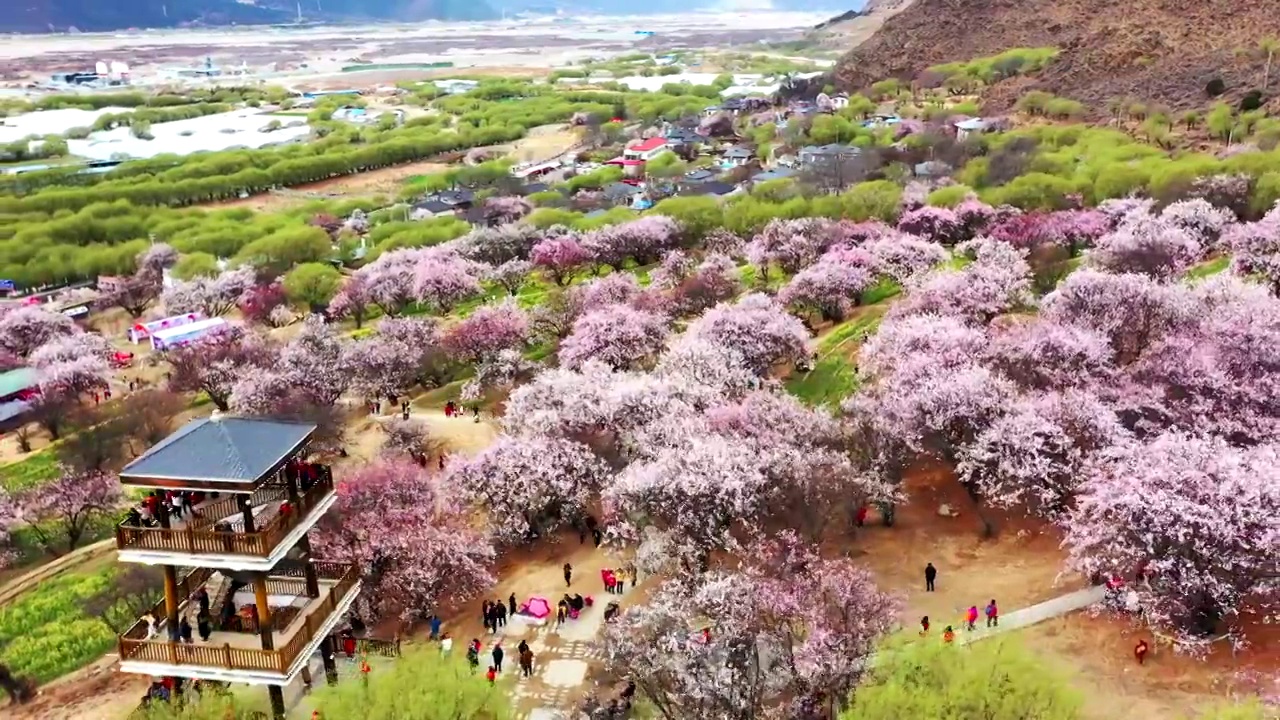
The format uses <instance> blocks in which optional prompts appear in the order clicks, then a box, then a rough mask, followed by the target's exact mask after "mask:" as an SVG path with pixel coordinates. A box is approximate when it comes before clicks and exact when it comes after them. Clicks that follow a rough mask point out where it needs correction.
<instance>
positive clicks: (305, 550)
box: [298, 533, 320, 599]
mask: <svg viewBox="0 0 1280 720" xmlns="http://www.w3.org/2000/svg"><path fill="white" fill-rule="evenodd" d="M298 547H299V548H300V549H301V550H302V561H303V562H304V563H306V565H304V566H303V572H304V573H306V576H307V597H309V598H313V599H314V598H318V597H320V578H319V576H317V575H316V566H315V565H314V564H313V563H312V562H311V538H310V537H308V536H307V535H306V533H303V535H302V539H301V540H299V541H298Z"/></svg>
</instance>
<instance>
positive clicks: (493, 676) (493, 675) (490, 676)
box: [484, 665, 498, 685]
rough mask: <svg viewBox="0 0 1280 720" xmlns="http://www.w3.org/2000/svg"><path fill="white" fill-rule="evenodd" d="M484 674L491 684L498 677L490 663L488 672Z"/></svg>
mask: <svg viewBox="0 0 1280 720" xmlns="http://www.w3.org/2000/svg"><path fill="white" fill-rule="evenodd" d="M484 676H485V677H486V678H488V680H489V684H490V685H492V684H493V683H494V681H496V680H497V679H498V671H497V670H495V669H494V668H493V666H492V665H490V666H489V672H487V673H485V674H484Z"/></svg>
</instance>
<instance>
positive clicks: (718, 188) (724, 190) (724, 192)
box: [676, 180, 741, 197]
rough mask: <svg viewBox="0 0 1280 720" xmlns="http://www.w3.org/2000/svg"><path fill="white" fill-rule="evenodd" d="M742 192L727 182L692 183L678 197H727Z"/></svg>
mask: <svg viewBox="0 0 1280 720" xmlns="http://www.w3.org/2000/svg"><path fill="white" fill-rule="evenodd" d="M738 192H741V189H740V188H738V187H736V186H734V185H731V184H729V183H727V182H720V181H719V180H712V181H710V182H702V183H692V184H690V185H688V186H686V187H684V188H682V189H681V190H680V191H679V192H678V193H676V194H677V195H680V196H683V197H693V196H699V195H709V196H711V197H726V196H728V195H733V194H735V193H738Z"/></svg>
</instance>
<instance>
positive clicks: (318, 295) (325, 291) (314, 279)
mask: <svg viewBox="0 0 1280 720" xmlns="http://www.w3.org/2000/svg"><path fill="white" fill-rule="evenodd" d="M341 287H342V273H340V272H338V270H337V269H336V268H334V267H333V266H332V265H326V264H325V263H315V262H312V263H304V264H302V265H299V266H298V267H296V268H294V269H292V270H290V271H289V272H288V273H287V274H286V275H285V276H284V294H285V296H286V297H288V298H289V300H291V301H292V302H295V303H305V304H306V306H307V307H308V308H310V309H311V310H313V311H316V310H319V309H320V308H323V307H324V306H325V305H328V304H329V301H330V300H332V299H333V296H334V295H336V294H337V293H338V290H339V289H340V288H341Z"/></svg>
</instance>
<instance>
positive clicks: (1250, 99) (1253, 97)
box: [1240, 90, 1263, 112]
mask: <svg viewBox="0 0 1280 720" xmlns="http://www.w3.org/2000/svg"><path fill="white" fill-rule="evenodd" d="M1262 105H1263V100H1262V91H1261V90H1250V91H1249V92H1248V93H1247V94H1246V95H1245V96H1244V97H1243V98H1240V112H1250V111H1251V110H1257V109H1258V108H1260V107H1262Z"/></svg>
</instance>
